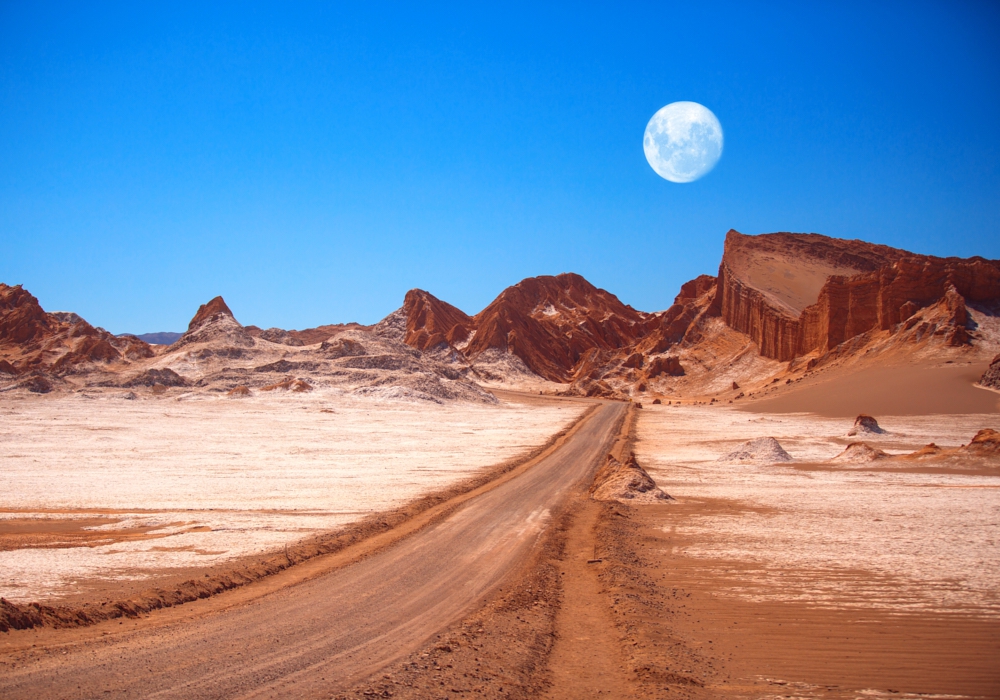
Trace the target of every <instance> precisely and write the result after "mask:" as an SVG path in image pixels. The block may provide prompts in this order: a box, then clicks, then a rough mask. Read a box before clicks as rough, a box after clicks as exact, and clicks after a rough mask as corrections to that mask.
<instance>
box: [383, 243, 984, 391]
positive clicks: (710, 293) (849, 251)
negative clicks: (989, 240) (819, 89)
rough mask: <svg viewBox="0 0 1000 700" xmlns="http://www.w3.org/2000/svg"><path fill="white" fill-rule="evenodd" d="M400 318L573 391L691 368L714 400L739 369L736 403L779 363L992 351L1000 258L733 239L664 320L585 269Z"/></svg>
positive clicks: (431, 343)
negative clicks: (469, 308) (488, 299)
mask: <svg viewBox="0 0 1000 700" xmlns="http://www.w3.org/2000/svg"><path fill="white" fill-rule="evenodd" d="M402 311H404V312H405V313H406V328H407V335H406V342H408V343H409V344H410V345H412V346H414V347H417V348H419V349H421V350H434V349H437V350H438V351H440V350H445V349H448V348H450V349H451V350H453V351H455V352H457V353H460V354H461V355H462V356H463V357H464V358H465V360H466V361H468V362H470V363H472V365H473V366H476V363H477V359H478V358H480V357H485V358H487V359H488V361H490V362H495V358H496V352H501V353H504V354H507V355H513V356H517V357H518V358H519V359H520V360H521V361H522V362H523V364H524V365H526V366H527V368H528V369H530V370H531V371H532V372H534V373H535V374H537V375H538V376H539V377H541V378H543V379H547V380H550V381H554V382H561V383H570V384H572V387H571V389H570V390H571V392H573V393H586V394H589V395H602V396H622V395H629V394H632V393H634V392H642V391H645V390H646V389H647V388H649V389H654V388H658V389H659V390H665V389H666V388H667V386H672V385H675V384H677V382H678V381H688V380H679V379H677V378H679V377H684V376H685V374H687V372H686V370H685V368H688V369H689V370H693V372H694V373H695V374H696V375H698V376H699V377H703V378H704V381H705V382H706V388H707V386H708V384H709V383H711V384H713V387H712V388H711V390H712V391H716V390H717V387H714V384H719V386H720V387H721V386H722V385H723V384H724V383H723V382H722V380H721V377H722V376H723V375H725V376H729V375H730V374H732V375H733V377H732V379H731V380H727V383H728V384H729V385H732V389H731V391H732V392H733V393H734V394H735V392H737V391H738V390H739V389H738V386H737V381H736V380H737V379H739V378H740V377H742V376H744V374H745V375H746V376H747V377H749V376H751V375H753V374H755V373H760V372H777V371H778V369H777V367H778V365H777V363H788V365H787V367H784V369H782V370H781V371H782V372H790V373H792V374H794V375H795V376H796V377H797V376H800V375H801V374H802V373H803V372H808V371H809V370H810V369H811V368H813V367H816V366H818V365H821V364H824V363H827V362H831V361H835V360H838V359H842V358H848V357H860V356H862V355H864V354H871V356H873V357H874V356H875V355H877V354H879V353H882V352H890V351H891V352H904V353H905V352H910V351H911V350H917V349H921V348H926V347H928V346H929V345H931V344H932V345H934V346H935V347H952V348H956V349H960V348H963V347H966V348H967V347H969V346H970V345H974V344H975V343H976V341H977V340H982V341H984V342H985V344H986V345H991V343H993V342H994V341H995V339H994V338H991V337H990V332H989V331H988V330H985V329H979V328H978V322H977V320H976V317H977V316H978V317H980V318H983V317H996V316H997V315H1000V314H998V312H1000V261H996V260H986V259H984V258H980V257H973V258H967V259H961V258H937V257H933V256H928V255H918V254H915V253H910V252H907V251H905V250H899V249H895V248H889V247H887V246H881V245H874V244H871V243H866V242H864V241H858V240H841V239H836V238H829V237H827V236H821V235H818V234H799V233H770V234H761V235H757V236H747V235H744V234H741V233H739V232H737V231H729V233H728V234H727V236H726V243H725V250H724V253H723V257H722V261H721V263H720V265H719V274H718V277H712V276H709V275H702V276H700V277H698V278H697V279H694V280H692V281H690V282H688V283H686V284H685V285H683V287H682V288H681V293H680V294H679V295H678V296H677V299H676V300H675V302H674V304H673V306H671V307H670V308H669V309H667V310H665V311H662V312H658V313H643V312H641V311H636V310H635V309H633V308H631V307H629V306H626V305H625V304H622V303H621V302H620V301H619V300H618V299H617V298H616V297H615V296H614V295H612V294H610V293H609V292H606V291H604V290H602V289H597V288H596V287H594V286H593V285H591V284H590V283H589V282H587V281H586V280H585V279H583V278H582V277H580V276H579V275H574V274H563V275H558V276H555V277H534V278H529V279H526V280H522V281H521V282H519V283H518V284H516V285H514V286H512V287H509V288H507V289H506V290H504V291H503V292H502V293H501V294H500V296H498V297H497V299H496V300H495V301H493V303H491V304H490V305H489V306H487V307H486V308H485V309H484V310H483V311H481V312H479V313H478V314H476V315H475V316H468V315H466V314H464V313H463V312H461V311H460V310H458V309H456V308H455V307H452V306H450V305H449V304H447V303H445V302H443V301H441V300H439V299H436V298H434V297H433V296H431V295H430V294H428V293H427V292H424V291H422V290H411V291H410V292H409V293H407V296H406V303H405V304H404V306H403V309H402ZM984 315H985V316H984ZM990 323H992V322H990ZM984 349H985V348H984ZM668 352H669V353H670V354H669V355H666V354H665V353H668ZM748 353H749V355H748ZM752 358H757V359H756V360H752ZM740 368H744V369H740ZM782 378H783V379H787V380H789V381H792V380H793V378H792V377H791V376H790V375H789V376H785V375H784V374H783V375H782ZM689 379H690V378H689ZM716 380H718V381H716ZM699 381H700V380H699Z"/></svg>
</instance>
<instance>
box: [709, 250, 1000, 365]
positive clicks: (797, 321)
mask: <svg viewBox="0 0 1000 700" xmlns="http://www.w3.org/2000/svg"><path fill="white" fill-rule="evenodd" d="M718 288H719V290H718V293H717V295H716V299H715V301H714V306H713V310H714V311H715V312H717V313H718V314H719V315H721V316H722V318H723V320H724V321H725V322H726V325H728V326H729V327H730V328H733V329H735V330H737V331H740V332H742V333H745V334H746V335H748V336H750V338H751V339H753V340H754V342H756V343H757V344H758V346H759V347H760V353H761V355H763V356H764V357H770V358H773V359H777V360H791V359H793V358H795V357H798V356H800V355H804V354H807V353H810V352H813V351H820V352H824V351H826V350H830V349H833V348H835V347H836V346H838V345H839V344H841V343H843V342H844V341H846V340H849V339H851V338H854V337H856V336H858V335H860V334H862V333H865V332H868V331H872V330H892V329H894V328H895V327H896V326H897V325H898V324H900V323H903V322H905V321H906V320H907V319H908V318H910V317H911V316H913V314H914V313H915V312H917V311H918V310H921V309H924V308H926V307H930V306H932V305H935V304H939V303H943V304H944V306H945V307H946V308H947V309H948V311H949V314H950V316H949V318H948V320H947V321H946V324H947V326H948V327H947V328H943V329H942V328H939V329H938V330H939V331H940V332H941V333H940V334H944V335H945V336H946V339H947V341H948V342H949V343H951V344H955V345H958V344H962V343H965V342H967V340H968V335H967V332H966V330H965V324H966V322H967V315H966V312H965V301H966V300H970V301H990V300H995V299H997V298H1000V263H998V262H997V261H990V260H984V259H982V258H970V259H967V260H966V259H960V258H935V257H932V256H924V255H914V254H912V253H908V252H906V251H903V250H897V249H895V248H889V247H887V246H878V245H873V244H870V243H865V242H863V241H844V240H838V239H833V238H827V237H826V236H819V235H816V234H789V233H773V234H763V235H760V236H744V235H743V234H740V233H737V232H736V231H730V232H729V234H728V235H727V236H726V245H725V251H724V253H723V257H722V264H721V265H720V266H719V281H718Z"/></svg>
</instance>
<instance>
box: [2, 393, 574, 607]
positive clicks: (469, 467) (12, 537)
mask: <svg viewBox="0 0 1000 700" xmlns="http://www.w3.org/2000/svg"><path fill="white" fill-rule="evenodd" d="M584 408H585V406H584V405H583V404H581V403H574V402H562V403H558V404H557V403H553V402H548V403H546V404H540V403H537V402H536V403H535V404H525V403H504V404H501V405H496V406H494V405H483V404H467V403H459V404H456V403H449V404H445V405H439V404H435V403H432V402H428V401H416V402H403V401H379V400H376V399H372V398H358V397H352V396H349V395H344V394H343V393H338V392H336V391H319V390H318V391H315V392H311V393H305V394H286V393H281V394H278V395H268V394H260V395H257V396H254V397H253V398H250V399H242V400H234V399H228V398H223V397H218V396H211V395H208V396H204V395H193V396H190V397H188V398H186V399H184V400H180V401H178V400H175V399H173V398H156V397H147V398H144V399H139V400H123V399H122V398H121V397H120V392H119V393H107V392H106V393H104V394H99V393H96V392H95V393H93V394H92V395H90V396H86V395H80V394H76V395H69V396H65V395H63V396H32V395H28V396H13V395H7V396H6V397H4V399H3V401H2V403H0V415H2V423H0V463H2V465H3V469H2V471H0V572H2V573H0V596H3V597H5V598H7V599H8V600H13V601H21V602H28V601H33V600H41V601H43V602H50V601H56V600H59V601H72V600H74V599H80V598H87V597H92V591H91V589H93V588H94V587H103V586H105V584H107V583H108V582H109V581H110V582H118V583H120V584H125V583H126V582H133V584H134V585H148V582H149V581H148V580H149V578H150V577H154V576H158V575H164V574H169V573H174V572H178V571H186V570H188V569H190V568H192V567H195V568H196V567H206V566H217V565H220V564H222V563H224V562H226V561H230V560H234V559H237V558H240V557H245V556H249V555H253V554H257V553H260V552H264V551H268V550H275V549H279V548H281V547H282V546H284V545H286V544H290V543H293V542H295V541H297V540H300V539H302V538H304V537H307V536H309V535H313V534H315V533H319V532H325V531H329V530H333V529H335V528H337V527H338V526H343V525H345V524H347V523H351V522H354V521H357V520H359V519H360V518H362V517H364V516H366V515H369V514H371V513H375V512H381V511H387V510H390V509H392V508H395V507H397V506H399V505H400V504H402V503H404V502H407V501H410V500H412V499H415V498H418V497H420V496H422V495H424V494H427V493H430V492H434V491H438V490H441V489H443V488H446V487H448V486H449V485H451V484H453V483H455V482H457V481H460V480H462V479H464V478H468V477H469V476H471V475H474V474H476V473H478V472H479V471H481V470H482V469H483V468H485V467H488V466H491V465H495V464H499V463H502V462H504V461H505V460H508V459H511V458H515V457H518V456H520V455H523V454H525V453H527V452H529V451H530V450H532V449H533V448H535V447H537V446H539V445H542V444H543V443H545V441H546V440H547V439H548V438H549V437H550V436H551V435H552V434H554V433H557V432H559V431H560V430H561V429H563V428H564V427H566V426H568V425H569V424H570V423H571V422H572V421H573V420H575V419H576V418H577V417H578V416H579V415H580V414H581V413H582V411H583V410H584Z"/></svg>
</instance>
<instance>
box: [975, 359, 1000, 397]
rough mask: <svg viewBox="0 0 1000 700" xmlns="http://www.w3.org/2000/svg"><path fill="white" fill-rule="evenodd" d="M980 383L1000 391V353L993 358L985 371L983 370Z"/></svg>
mask: <svg viewBox="0 0 1000 700" xmlns="http://www.w3.org/2000/svg"><path fill="white" fill-rule="evenodd" d="M979 383H980V385H982V386H985V387H986V388H988V389H996V390H998V391H1000V355H997V356H996V357H994V358H993V362H991V363H990V366H989V367H987V368H986V371H985V372H983V376H982V378H981V379H980V380H979Z"/></svg>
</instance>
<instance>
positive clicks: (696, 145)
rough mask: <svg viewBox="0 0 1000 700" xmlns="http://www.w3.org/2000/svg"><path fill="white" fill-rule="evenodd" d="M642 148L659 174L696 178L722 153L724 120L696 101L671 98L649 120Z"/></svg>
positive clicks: (685, 179) (678, 178)
mask: <svg viewBox="0 0 1000 700" xmlns="http://www.w3.org/2000/svg"><path fill="white" fill-rule="evenodd" d="M642 150H644V151H645V152H646V160H648V161H649V165H650V167H651V168H652V169H653V170H655V171H656V174H657V175H659V176H660V177H662V178H664V179H666V180H670V181H671V182H694V181H695V180H697V179H698V178H700V177H702V176H704V175H705V174H706V173H707V172H708V171H709V170H711V169H712V168H714V167H715V164H716V163H718V162H719V158H720V157H721V156H722V124H720V123H719V120H718V119H716V117H715V115H714V114H712V111H711V110H710V109H708V108H707V107H705V106H703V105H700V104H698V103H697V102H672V103H670V104H668V105H667V106H666V107H664V108H663V109H661V110H660V111H658V112H657V113H656V114H654V115H653V118H652V119H650V120H649V124H647V125H646V133H645V135H644V136H643V137H642Z"/></svg>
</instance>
